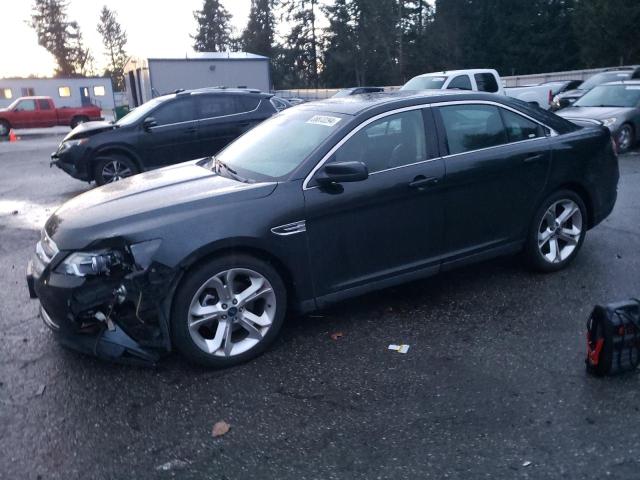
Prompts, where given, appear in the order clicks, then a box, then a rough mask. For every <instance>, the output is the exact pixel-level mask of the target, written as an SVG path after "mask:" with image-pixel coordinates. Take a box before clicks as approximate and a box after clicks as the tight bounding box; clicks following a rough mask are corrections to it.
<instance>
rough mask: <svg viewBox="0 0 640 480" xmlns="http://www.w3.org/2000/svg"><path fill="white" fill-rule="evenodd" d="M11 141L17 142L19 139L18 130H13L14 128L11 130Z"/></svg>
mask: <svg viewBox="0 0 640 480" xmlns="http://www.w3.org/2000/svg"><path fill="white" fill-rule="evenodd" d="M9 141H10V142H17V141H18V137H16V132H14V131H13V128H12V129H11V130H9Z"/></svg>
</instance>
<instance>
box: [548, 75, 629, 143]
mask: <svg viewBox="0 0 640 480" xmlns="http://www.w3.org/2000/svg"><path fill="white" fill-rule="evenodd" d="M557 114H558V115H560V116H561V117H564V118H566V119H568V120H585V119H588V120H599V121H600V122H602V123H603V124H604V126H605V127H607V128H608V129H609V130H611V133H612V135H613V137H614V139H615V140H616V144H617V145H618V151H620V152H626V151H627V150H629V149H631V148H633V146H634V145H635V144H636V142H637V140H638V133H639V132H640V80H628V81H623V82H611V83H605V84H604V85H599V86H597V87H595V88H594V89H593V90H591V91H589V92H588V93H587V94H585V95H584V96H583V97H582V98H581V99H580V100H578V101H577V102H575V103H574V104H573V105H572V106H570V107H567V108H563V109H562V110H560V111H558V112H557Z"/></svg>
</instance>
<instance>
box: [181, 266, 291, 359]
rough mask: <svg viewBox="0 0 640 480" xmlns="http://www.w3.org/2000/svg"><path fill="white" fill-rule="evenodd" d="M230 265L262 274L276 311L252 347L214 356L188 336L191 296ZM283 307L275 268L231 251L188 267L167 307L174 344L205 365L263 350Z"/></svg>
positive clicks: (280, 282) (284, 302)
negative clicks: (168, 307)
mask: <svg viewBox="0 0 640 480" xmlns="http://www.w3.org/2000/svg"><path fill="white" fill-rule="evenodd" d="M230 268H248V269H251V270H254V271H256V272H258V273H260V274H261V275H263V276H264V277H265V278H266V279H267V280H268V281H269V283H271V286H272V287H273V290H274V293H275V295H276V315H275V318H274V320H273V323H272V324H271V327H270V328H269V331H268V332H267V334H266V335H265V336H264V338H263V339H262V340H261V341H260V342H259V343H258V344H257V345H255V346H254V347H253V348H251V349H250V350H247V351H246V352H244V353H242V354H240V355H236V356H233V357H231V358H226V357H214V356H212V355H209V354H207V353H205V352H203V351H202V350H200V349H199V348H198V347H197V345H196V344H195V343H194V342H193V340H192V339H191V335H190V333H189V328H188V326H187V319H188V312H189V307H190V304H191V300H192V299H193V296H194V295H195V293H196V291H197V290H198V289H199V288H200V287H201V286H202V285H203V284H204V282H206V281H207V280H208V279H210V278H211V277H213V276H214V275H215V274H217V273H219V272H222V271H224V270H228V269H230ZM286 309H287V291H286V287H285V285H284V282H283V280H282V278H281V277H280V275H279V274H278V272H277V271H276V269H275V268H273V266H271V265H270V264H269V263H267V262H265V261H263V260H260V259H258V258H255V257H253V256H250V255H245V254H232V255H225V256H223V257H218V258H214V259H212V260H209V261H208V262H206V263H204V264H203V265H201V266H199V267H196V268H195V269H194V270H192V271H190V272H189V273H188V274H187V275H186V276H185V278H184V279H183V280H182V282H181V283H180V286H179V288H178V289H177V291H176V293H175V296H174V300H173V305H172V308H171V338H172V341H173V344H174V346H175V347H176V348H177V349H178V351H180V353H182V354H183V355H184V356H185V357H186V358H187V359H189V360H190V361H191V362H193V363H197V364H200V365H203V366H206V367H215V368H224V367H230V366H232V365H237V364H239V363H243V362H246V361H248V360H251V359H253V358H255V357H256V356H258V355H260V354H261V353H262V352H264V351H265V350H266V349H267V347H269V345H271V343H273V341H274V340H275V339H276V338H277V336H278V333H279V332H280V328H281V327H282V324H283V323H284V318H285V315H286Z"/></svg>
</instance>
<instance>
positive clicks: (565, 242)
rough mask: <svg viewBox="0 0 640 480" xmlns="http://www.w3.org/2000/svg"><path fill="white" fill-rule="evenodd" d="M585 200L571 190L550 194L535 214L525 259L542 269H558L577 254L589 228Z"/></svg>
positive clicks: (534, 267)
mask: <svg viewBox="0 0 640 480" xmlns="http://www.w3.org/2000/svg"><path fill="white" fill-rule="evenodd" d="M587 225H588V217H587V209H586V207H585V204H584V201H583V200H582V198H580V196H579V195H578V194H577V193H575V192H573V191H571V190H560V191H558V192H556V193H554V194H552V195H551V196H549V197H548V198H547V199H546V200H545V201H544V202H543V203H542V205H541V206H540V208H539V209H538V211H537V212H536V214H535V215H534V217H533V220H532V222H531V225H530V227H529V231H528V234H527V242H526V244H525V250H524V254H525V260H526V262H527V264H528V266H529V267H530V268H532V269H533V270H537V271H540V272H556V271H558V270H562V269H563V268H565V267H566V266H567V265H569V264H570V263H571V262H572V261H573V259H574V258H575V257H576V255H577V254H578V251H579V250H580V247H582V243H583V242H584V237H585V235H586V232H587Z"/></svg>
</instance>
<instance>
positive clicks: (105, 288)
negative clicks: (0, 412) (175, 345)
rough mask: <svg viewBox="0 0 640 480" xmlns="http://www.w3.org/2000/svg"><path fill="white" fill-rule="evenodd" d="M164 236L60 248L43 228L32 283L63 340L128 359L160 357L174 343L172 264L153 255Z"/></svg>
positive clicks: (46, 315) (50, 324)
mask: <svg viewBox="0 0 640 480" xmlns="http://www.w3.org/2000/svg"><path fill="white" fill-rule="evenodd" d="M160 244H161V240H160V239H153V240H148V241H144V242H140V243H135V244H128V243H127V242H126V241H125V240H124V239H120V238H115V239H109V240H105V241H101V242H98V243H95V244H92V245H91V246H90V247H88V248H86V249H83V250H82V251H61V250H59V249H58V246H57V245H56V244H55V242H54V241H53V240H52V239H51V237H50V236H49V235H48V234H47V231H46V228H45V229H43V231H42V235H41V239H40V241H39V242H38V244H37V246H36V252H35V253H34V255H33V257H32V258H31V260H30V261H29V264H28V267H27V284H28V287H29V294H30V296H31V298H37V299H38V300H39V301H40V315H41V316H42V319H43V320H44V323H45V324H46V325H47V326H48V327H49V328H50V329H51V330H52V331H53V332H54V333H55V335H56V337H57V339H58V340H59V341H60V343H61V344H63V345H64V346H66V347H70V348H72V349H74V350H78V351H80V352H83V353H86V354H90V355H95V356H97V357H100V358H103V359H106V360H111V361H119V362H125V363H142V364H155V363H156V362H157V361H158V360H159V359H160V356H161V355H162V354H163V353H165V352H168V351H170V349H171V342H170V337H169V309H170V298H171V292H172V285H173V284H174V279H175V271H174V270H173V269H171V268H168V267H166V266H164V265H162V264H160V263H158V262H154V261H153V256H154V253H155V252H156V251H157V250H158V248H159V246H160Z"/></svg>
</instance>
